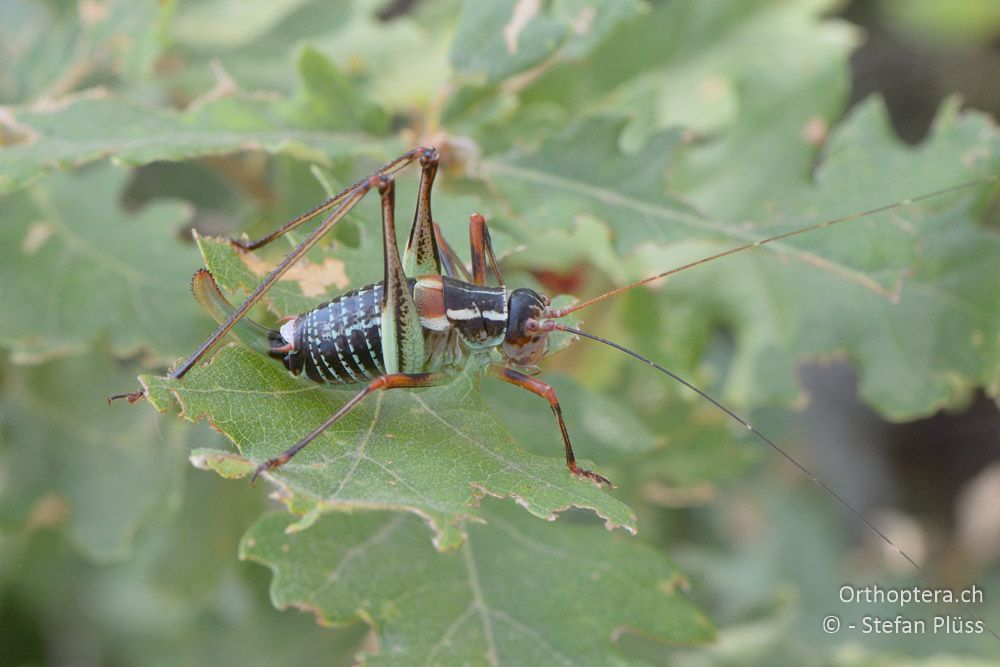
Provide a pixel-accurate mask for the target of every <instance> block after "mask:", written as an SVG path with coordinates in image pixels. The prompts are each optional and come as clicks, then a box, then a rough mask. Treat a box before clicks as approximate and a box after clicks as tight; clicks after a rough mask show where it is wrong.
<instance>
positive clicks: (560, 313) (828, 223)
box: [548, 176, 1000, 318]
mask: <svg viewBox="0 0 1000 667" xmlns="http://www.w3.org/2000/svg"><path fill="white" fill-rule="evenodd" d="M998 178H1000V176H987V177H986V178H981V179H979V180H976V181H970V182H968V183H962V184H961V185H954V186H952V187H950V188H945V189H943V190H937V191H936V192H929V193H927V194H924V195H919V196H917V197H910V198H909V199H904V200H902V201H898V202H896V203H894V204H886V205H885V206H879V207H878V208H873V209H869V210H867V211H860V212H858V213H851V214H849V215H845V216H842V217H839V218H834V219H832V220H824V221H823V222H818V223H816V224H814V225H809V226H807V227H800V228H798V229H793V230H792V231H790V232H785V233H783V234H778V235H777V236H771V237H769V238H766V239H760V240H759V241H752V242H750V243H744V244H743V245H740V246H736V247H733V248H730V249H729V250H723V251H722V252H718V253H716V254H714V255H709V256H708V257H703V258H701V259H698V260H695V261H693V262H688V263H687V264H684V265H682V266H678V267H675V268H672V269H669V270H668V271H664V272H662V273H657V274H655V275H652V276H647V277H645V278H643V279H641V280H637V281H635V282H634V283H630V284H628V285H624V286H622V287H616V288H615V289H613V290H611V291H609V292H605V293H604V294H599V295H597V296H595V297H592V298H590V299H587V300H586V301H581V302H579V303H576V304H573V305H572V306H567V307H566V308H555V309H552V310H551V311H549V312H548V316H549V317H555V318H560V317H564V316H566V315H569V314H570V313H574V312H576V311H578V310H582V309H584V308H587V307H588V306H592V305H594V304H595V303H597V302H599V301H603V300H604V299H608V298H611V297H613V296H616V295H618V294H621V293H622V292H627V291H629V290H630V289H634V288H636V287H639V286H640V285H645V284H647V283H651V282H654V281H657V280H660V279H661V278H666V277H667V276H670V275H673V274H675V273H680V272H681V271H686V270H687V269H691V268H694V267H696V266H698V265H700V264H705V263H707V262H711V261H713V260H716V259H719V258H720V257H726V256H727V255H735V254H736V253H738V252H743V251H744V250H749V249H751V248H756V247H758V246H762V245H767V244H768V243H774V242H775V241H782V240H784V239H787V238H791V237H793V236H798V235H800V234H805V233H807V232H812V231H815V230H817V229H823V228H824V227H832V226H834V225H838V224H840V223H842V222H850V221H851V220H857V219H858V218H864V217H866V216H869V215H874V214H876V213H885V212H886V211H891V210H893V209H896V208H899V207H901V206H907V205H909V204H915V203H916V202H920V201H924V200H926V199H931V198H933V197H939V196H941V195H944V194H948V193H949V192H957V191H959V190H965V189H966V188H971V187H975V186H977V185H982V184H984V183H989V182H990V181H996V180H997V179H998Z"/></svg>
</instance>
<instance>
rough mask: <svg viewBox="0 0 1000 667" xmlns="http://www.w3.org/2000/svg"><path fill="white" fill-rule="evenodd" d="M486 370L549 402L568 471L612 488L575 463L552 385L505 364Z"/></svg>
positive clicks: (611, 485) (603, 479) (609, 484)
mask: <svg viewBox="0 0 1000 667" xmlns="http://www.w3.org/2000/svg"><path fill="white" fill-rule="evenodd" d="M486 372H487V373H489V374H490V375H492V376H493V377H495V378H496V379H498V380H501V381H503V382H506V383H508V384H512V385H514V386H515V387H520V388H521V389H527V390H528V391H530V392H531V393H532V394H537V395H538V396H541V397H542V398H544V399H545V400H547V401H548V402H549V405H550V406H552V413H553V414H554V415H555V416H556V421H557V422H559V430H560V431H561V432H562V438H563V446H564V447H565V449H566V467H567V468H569V471H570V472H571V473H573V474H574V475H576V476H577V477H584V478H586V479H589V480H591V481H593V482H596V483H597V484H598V485H600V484H607V485H608V486H609V487H611V488H614V486H615V485H614V484H612V483H611V481H610V480H609V479H608V478H607V477H604V476H603V475H598V474H597V473H596V472H592V471H590V470H587V469H585V468H581V467H580V466H578V465H577V464H576V457H575V456H573V445H571V444H570V442H569V431H567V430H566V422H565V421H563V416H562V408H561V407H560V406H559V399H558V398H557V397H556V390H555V389H553V388H552V385H550V384H548V383H546V382H542V381H541V380H539V379H537V378H533V377H530V376H528V375H525V374H524V373H519V372H518V371H515V370H514V369H513V368H507V367H506V366H501V365H500V364H490V365H489V366H487V367H486Z"/></svg>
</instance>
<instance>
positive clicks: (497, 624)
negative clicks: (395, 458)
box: [240, 503, 713, 665]
mask: <svg viewBox="0 0 1000 667" xmlns="http://www.w3.org/2000/svg"><path fill="white" fill-rule="evenodd" d="M483 516H484V518H485V519H486V521H487V525H485V526H482V525H476V526H471V527H470V528H469V536H468V539H467V540H466V542H465V543H464V544H463V545H462V547H461V549H459V550H458V551H456V552H453V553H448V554H439V553H435V552H434V551H433V550H432V549H431V548H430V547H429V545H427V544H426V541H425V540H424V539H423V531H422V530H421V527H420V526H419V524H418V523H417V522H416V521H415V520H413V519H411V518H407V517H405V516H402V515H399V514H382V515H376V516H373V515H357V516H328V517H324V518H322V519H320V520H319V521H318V522H317V523H316V524H315V525H314V526H312V527H311V528H310V529H309V530H305V531H300V532H290V531H289V529H290V528H292V527H293V526H294V524H293V521H294V519H293V518H292V517H289V516H288V515H287V514H270V515H265V516H264V517H262V518H261V519H260V520H259V521H258V522H257V524H256V525H254V526H253V527H251V528H250V530H249V531H248V532H247V534H246V535H245V536H244V538H243V541H242V544H241V547H240V553H241V556H242V557H243V558H247V559H250V560H254V561H257V562H259V563H262V564H264V565H266V566H268V567H269V568H271V570H273V572H274V580H273V583H272V586H271V596H272V599H273V600H274V603H275V604H276V605H277V606H279V607H297V608H299V609H302V610H307V611H310V612H312V613H313V614H315V615H316V617H317V620H319V621H320V622H321V623H324V624H337V625H339V624H344V623H350V622H357V621H358V620H362V621H364V622H366V623H369V624H371V625H373V626H375V628H376V629H377V633H378V638H379V646H378V652H377V653H368V654H365V655H363V656H362V657H361V660H362V662H363V663H364V664H417V663H420V664H459V663H462V664H509V663H524V664H559V665H576V664H580V665H604V664H620V662H621V661H622V656H620V655H616V653H615V643H616V641H618V639H619V638H620V637H621V636H622V635H627V634H629V633H637V634H640V635H643V636H644V637H647V638H649V639H653V640H657V641H660V642H666V643H670V644H682V645H690V644H697V643H702V642H705V641H708V640H710V639H711V638H712V637H713V630H712V626H711V625H710V623H709V622H708V620H707V619H706V618H705V617H704V616H702V614H701V613H700V612H698V611H697V609H695V607H694V606H693V605H692V604H691V603H689V602H688V601H687V600H686V599H684V597H683V596H682V595H681V594H680V592H679V591H682V590H684V589H685V587H686V583H685V580H684V578H683V576H682V575H681V574H680V573H679V572H678V571H677V570H676V569H674V567H673V566H672V565H671V564H670V563H669V562H668V561H667V560H666V559H664V558H663V557H662V556H661V555H660V554H659V553H657V552H656V551H654V550H653V549H651V548H649V547H647V546H645V545H642V544H641V543H638V542H636V541H634V540H623V539H616V538H615V536H613V535H608V534H599V533H596V532H595V530H594V528H593V526H582V525H573V524H571V523H569V522H564V521H560V522H557V523H556V524H553V525H545V524H543V523H541V522H538V521H532V520H531V519H530V518H528V517H525V516H524V514H523V513H521V512H518V511H517V510H515V509H513V508H510V507H498V506H497V504H496V503H490V505H489V508H488V510H484V511H483ZM317 554H322V557H320V558H317Z"/></svg>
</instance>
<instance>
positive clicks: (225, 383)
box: [141, 347, 635, 549]
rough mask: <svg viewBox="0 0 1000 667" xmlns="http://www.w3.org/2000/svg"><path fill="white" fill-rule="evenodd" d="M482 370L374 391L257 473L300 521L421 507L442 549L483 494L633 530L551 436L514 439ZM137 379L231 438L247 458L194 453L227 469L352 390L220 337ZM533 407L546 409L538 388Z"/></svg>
mask: <svg viewBox="0 0 1000 667" xmlns="http://www.w3.org/2000/svg"><path fill="white" fill-rule="evenodd" d="M478 373H479V371H478V368H474V367H472V365H470V367H469V368H467V369H466V371H465V372H464V373H461V374H460V375H458V376H457V377H456V378H455V379H454V380H452V381H451V382H450V383H448V384H446V385H443V386H440V387H434V388H430V389H423V390H404V391H387V392H379V393H378V394H376V395H373V396H371V397H369V398H368V399H367V400H365V401H363V402H362V403H361V404H359V405H358V406H357V407H356V408H355V409H354V410H352V411H351V412H350V413H348V414H347V415H346V416H345V417H343V418H342V419H341V420H340V421H339V422H338V423H337V424H335V425H334V426H333V427H331V428H329V429H328V430H327V431H326V432H325V433H324V434H323V435H321V436H320V437H319V438H318V439H317V440H316V441H315V442H313V443H312V444H311V445H310V446H309V447H307V448H306V449H304V450H303V451H302V452H301V453H300V454H299V455H298V456H296V457H295V458H294V459H293V460H292V461H291V462H289V463H288V464H286V465H285V466H283V467H282V468H279V469H278V470H275V471H272V472H268V473H265V474H264V476H265V477H266V478H267V479H268V480H270V481H272V482H274V483H275V484H276V485H277V486H278V487H279V496H280V497H281V499H282V501H283V502H285V503H286V504H287V505H288V506H289V507H290V508H291V509H292V510H293V511H295V512H297V513H299V514H304V515H306V519H305V522H306V524H308V523H309V522H311V521H314V520H315V519H316V517H317V516H319V515H320V514H321V513H325V512H330V511H350V510H353V509H396V510H402V511H407V512H412V513H415V514H418V515H419V516H421V517H422V518H423V519H424V520H425V521H426V522H427V523H428V525H429V526H430V527H431V529H432V530H433V532H434V542H435V544H436V545H437V546H438V547H439V548H441V549H448V548H455V547H457V546H458V545H460V544H461V542H462V540H463V532H464V530H465V522H467V521H468V520H478V519H481V510H480V509H479V507H478V504H479V499H480V498H481V497H482V496H484V495H492V496H498V497H501V498H507V497H510V498H513V499H515V500H516V501H517V502H518V504H520V505H521V506H522V507H524V508H525V509H526V510H527V511H529V512H530V513H532V514H534V515H536V516H538V517H542V518H554V517H555V515H556V514H557V513H559V512H561V511H563V510H565V509H567V508H570V507H582V508H588V509H593V510H594V511H595V512H597V513H598V514H599V515H600V516H602V517H603V518H604V519H605V521H606V523H607V525H608V527H609V528H614V527H624V528H626V529H628V530H630V531H634V530H635V517H634V514H633V513H632V510H631V509H629V508H628V507H627V506H626V505H624V504H622V503H621V502H619V501H618V500H616V499H615V498H614V497H613V496H611V495H610V494H608V493H607V492H606V491H604V490H602V489H600V488H598V487H597V486H595V485H594V484H593V483H591V482H589V481H586V480H582V479H579V478H576V477H574V476H572V475H571V474H570V473H569V472H568V471H567V470H566V466H565V462H564V461H563V460H562V457H561V456H560V454H561V452H562V447H561V444H562V443H561V442H560V440H559V439H558V438H553V439H552V450H551V451H552V456H547V457H545V456H538V455H534V454H529V453H527V452H525V451H522V450H520V449H519V448H518V447H517V446H516V445H515V444H514V442H513V440H512V438H511V436H510V434H509V433H508V432H507V431H506V429H505V428H504V426H503V424H501V423H500V422H499V421H497V419H496V418H495V417H494V416H493V415H492V413H491V412H490V411H489V410H488V409H487V408H486V407H485V405H484V404H483V402H482V398H481V397H480V395H479V391H480V390H479V377H478ZM141 380H142V382H143V384H144V386H146V387H147V390H148V392H147V396H148V399H149V400H150V402H151V403H152V404H153V405H154V406H155V407H156V408H157V409H159V410H162V411H167V410H178V409H179V411H180V412H181V414H182V415H183V416H184V417H185V418H187V419H190V420H192V421H199V420H202V419H208V420H209V421H210V422H211V423H212V425H213V426H214V427H215V428H217V429H219V430H220V431H222V432H223V433H224V434H226V436H227V437H229V438H230V439H231V440H232V441H233V442H234V443H235V444H236V445H237V447H238V448H239V450H240V453H241V455H242V457H244V459H246V460H247V463H245V464H241V463H239V461H234V460H233V459H232V457H231V456H230V455H224V453H223V452H214V453H213V452H204V451H203V452H199V453H198V462H199V463H200V464H201V465H203V466H205V467H211V468H214V469H217V470H219V471H220V473H223V474H225V475H227V476H243V475H247V474H248V473H249V472H250V471H251V470H252V468H253V466H254V465H256V464H257V463H261V462H263V461H264V460H266V459H269V458H272V457H275V456H277V455H278V454H280V453H281V452H282V451H284V450H285V449H287V448H288V447H290V446H291V445H292V444H294V443H295V442H296V441H298V440H299V439H300V438H302V437H303V436H305V435H306V434H307V433H309V432H310V431H311V430H312V429H313V428H315V427H316V426H317V425H319V424H320V423H321V422H322V421H323V420H324V419H326V418H327V417H328V416H329V415H330V414H331V413H332V412H333V411H334V410H335V409H336V408H337V406H339V405H341V404H343V403H344V402H346V401H347V400H348V399H349V398H350V397H351V396H352V395H353V394H354V393H356V392H357V390H358V389H357V388H356V387H355V388H349V389H342V388H330V387H324V386H320V385H316V384H312V383H309V382H308V381H305V380H303V379H301V378H295V377H293V376H291V375H290V374H289V373H288V372H287V371H286V370H285V369H284V368H281V367H280V366H278V365H277V364H276V362H274V361H272V360H268V359H265V358H263V357H262V356H260V355H257V354H254V353H252V352H250V351H248V350H246V349H244V348H242V347H226V348H223V349H222V350H221V351H220V352H219V353H218V354H217V355H216V357H215V358H214V359H213V360H212V361H211V363H209V364H207V365H203V366H198V367H195V368H193V369H192V370H191V372H190V373H188V374H187V375H186V376H185V377H184V378H183V380H181V381H177V380H171V379H167V378H158V377H151V376H143V377H142V378H141ZM537 408H538V410H539V411H543V412H548V406H547V405H545V403H544V401H542V400H541V399H539V400H538V405H537ZM584 465H589V462H588V463H587V464H584Z"/></svg>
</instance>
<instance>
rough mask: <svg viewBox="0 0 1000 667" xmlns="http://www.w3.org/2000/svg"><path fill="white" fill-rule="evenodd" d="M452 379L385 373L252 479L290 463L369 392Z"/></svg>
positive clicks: (429, 375) (421, 374)
mask: <svg viewBox="0 0 1000 667" xmlns="http://www.w3.org/2000/svg"><path fill="white" fill-rule="evenodd" d="M450 379H451V376H450V375H448V374H446V373H414V374H412V375H407V374H404V373H394V374H392V375H383V376H382V377H378V378H375V379H374V380H372V381H371V382H370V383H369V384H368V386H367V387H365V388H364V389H362V390H361V391H359V392H358V393H357V394H355V395H354V396H353V397H352V398H351V400H349V401H347V403H344V404H343V405H342V406H340V409H339V410H337V411H336V412H334V413H333V414H332V415H330V417H329V418H328V419H327V420H326V421H325V422H323V423H322V424H320V425H319V426H317V427H316V429H315V430H314V431H313V432H312V433H310V434H309V435H307V436H306V437H304V438H302V439H301V440H299V441H298V442H296V443H295V444H294V445H292V446H291V447H289V448H288V449H286V450H285V451H284V452H283V453H282V454H281V455H279V456H276V457H274V458H273V459H268V460H267V461H264V462H263V463H261V464H260V465H259V466H257V469H256V470H254V471H253V477H252V478H251V481H254V480H256V479H257V476H258V475H260V474H261V473H262V472H264V471H265V470H274V469H275V468H280V467H281V466H283V465H285V464H286V463H288V461H289V459H291V458H292V457H293V456H295V455H296V454H298V453H299V452H300V451H302V448H304V447H305V446H306V445H308V444H309V443H310V442H312V441H313V440H315V439H316V438H317V437H319V435H320V434H321V433H322V432H323V431H325V430H326V429H328V428H330V427H331V426H332V425H333V424H334V423H335V422H336V421H337V420H338V419H340V418H341V417H343V416H344V415H346V414H347V413H348V412H350V411H351V410H352V409H354V406H356V405H357V404H358V403H360V402H361V401H362V400H364V398H365V397H366V396H368V394H371V393H372V392H376V391H381V390H383V389H413V388H416V387H431V386H433V385H436V384H442V383H444V382H446V381H448V380H450Z"/></svg>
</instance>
